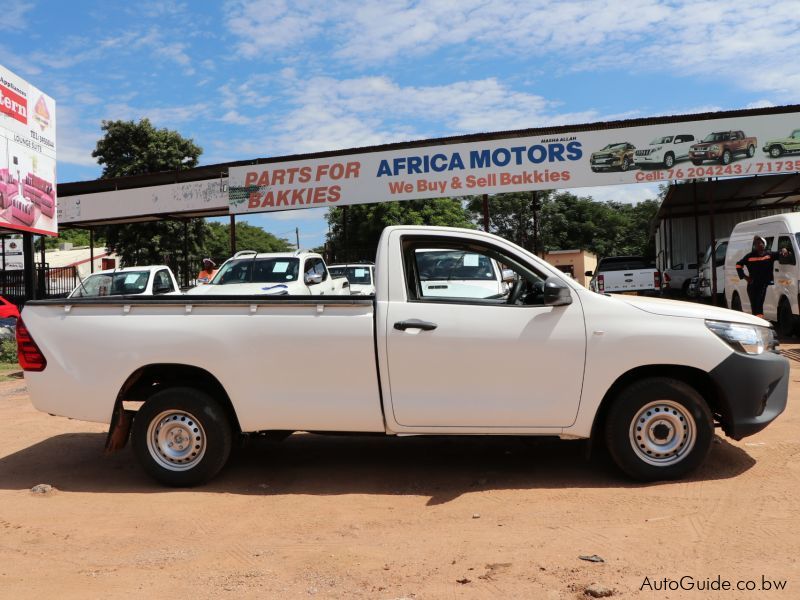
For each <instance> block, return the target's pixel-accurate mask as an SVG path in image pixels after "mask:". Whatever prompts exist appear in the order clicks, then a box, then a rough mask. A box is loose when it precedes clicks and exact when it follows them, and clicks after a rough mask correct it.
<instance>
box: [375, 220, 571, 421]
mask: <svg viewBox="0 0 800 600" xmlns="http://www.w3.org/2000/svg"><path fill="white" fill-rule="evenodd" d="M401 243H402V262H403V265H402V267H401V268H398V269H396V272H398V273H400V272H404V273H405V297H404V298H402V299H398V300H397V301H390V302H388V306H387V307H386V315H387V320H386V323H385V327H386V331H385V338H383V339H384V340H385V343H386V357H387V367H388V372H389V381H387V382H386V383H387V384H388V387H389V392H390V399H391V409H392V412H393V416H394V419H395V421H396V423H397V424H398V425H400V426H406V427H409V428H415V427H417V428H438V427H442V428H447V427H461V428H469V427H474V428H485V427H564V426H568V425H570V424H571V423H572V422H573V421H574V420H575V416H576V413H577V410H578V404H579V401H580V395H581V386H582V382H583V368H584V357H585V350H586V331H585V327H584V319H583V311H582V309H581V305H580V300H579V299H578V295H577V293H576V292H575V291H573V292H572V298H573V302H572V304H569V305H566V306H545V305H544V300H543V284H544V280H545V278H546V276H547V275H548V273H546V272H541V271H539V270H537V268H536V267H535V266H532V265H531V264H528V263H527V262H525V261H524V259H520V258H519V257H516V256H514V255H513V254H512V253H511V252H510V251H508V250H506V249H502V248H500V247H497V246H494V245H490V244H491V243H490V242H486V241H483V240H481V241H480V242H479V241H475V240H473V239H470V240H469V241H468V242H466V241H463V239H462V238H460V237H447V236H441V237H440V236H436V237H431V236H424V237H423V236H418V235H405V236H403V237H402V242H401ZM431 248H440V249H441V250H443V252H442V253H441V255H442V256H443V257H444V258H443V259H442V260H435V259H431V257H432V256H435V254H436V253H432V252H430V249H431ZM423 250H424V251H423ZM458 255H460V256H458ZM457 256H458V259H457V260H455V259H454V257H457ZM486 258H489V259H493V260H494V261H497V262H498V263H500V264H503V265H505V266H506V267H507V268H508V269H511V270H512V271H514V276H515V280H514V282H513V283H512V285H511V287H510V289H509V291H508V292H506V293H500V294H496V293H493V292H491V291H489V290H487V289H486V287H485V286H483V285H482V283H483V279H485V278H490V277H493V276H494V275H493V274H492V273H490V272H489V270H487V269H481V268H480V265H485V264H487V263H488V262H489V261H487V260H486ZM453 265H458V268H459V269H460V271H459V273H458V275H457V277H458V280H459V284H458V285H457V286H456V285H453V286H449V288H448V295H447V296H443V295H441V294H440V293H439V292H440V290H433V291H429V290H428V289H427V287H426V286H424V285H423V284H424V282H425V281H426V280H430V281H442V280H445V281H446V280H447V279H448V278H450V279H452V278H454V277H455V275H453V273H452V272H451V270H452V268H453ZM470 265H472V266H473V267H474V268H472V270H470V269H468V268H467V267H469V266H470ZM393 272H394V270H393ZM479 292H480V293H479Z"/></svg>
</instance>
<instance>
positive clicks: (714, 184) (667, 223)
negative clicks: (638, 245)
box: [653, 173, 800, 303]
mask: <svg viewBox="0 0 800 600" xmlns="http://www.w3.org/2000/svg"><path fill="white" fill-rule="evenodd" d="M798 205H800V173H782V174H775V175H754V176H749V177H741V178H735V179H722V180H716V179H704V180H692V181H687V182H683V183H675V184H672V185H671V186H670V187H669V190H668V191H667V194H666V196H665V198H664V200H663V201H662V203H661V206H660V207H659V209H658V213H657V215H656V219H655V220H654V223H653V234H654V235H655V240H656V253H657V260H658V261H659V263H660V266H661V268H662V270H663V269H666V268H667V267H671V266H673V265H675V264H678V263H694V262H695V261H697V262H699V261H700V259H699V256H700V252H701V250H705V249H706V248H707V247H712V248H716V242H717V240H718V239H720V238H723V237H727V236H728V235H729V233H730V232H731V230H732V229H733V227H734V226H735V225H736V223H739V222H741V221H747V220H750V219H756V218H758V217H764V216H769V215H772V214H776V213H781V212H792V211H794V210H797V207H798ZM715 254H716V253H715V252H712V253H711V281H710V286H711V299H712V302H713V303H716V301H717V292H718V289H719V287H718V285H717V283H718V282H717V276H716V273H717V270H716V267H717V263H716V256H715Z"/></svg>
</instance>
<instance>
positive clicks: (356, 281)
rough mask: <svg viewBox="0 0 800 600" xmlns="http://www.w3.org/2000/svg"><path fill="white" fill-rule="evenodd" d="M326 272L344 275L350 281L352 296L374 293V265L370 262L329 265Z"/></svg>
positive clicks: (371, 294) (339, 275)
mask: <svg viewBox="0 0 800 600" xmlns="http://www.w3.org/2000/svg"><path fill="white" fill-rule="evenodd" d="M328 272H329V273H330V274H331V276H332V277H345V278H346V279H347V281H348V282H350V294H351V295H352V296H374V295H375V265H374V264H372V263H353V264H347V265H330V266H329V267H328Z"/></svg>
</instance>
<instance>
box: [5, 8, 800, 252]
mask: <svg viewBox="0 0 800 600" xmlns="http://www.w3.org/2000/svg"><path fill="white" fill-rule="evenodd" d="M10 4H11V6H10V7H9V6H4V8H3V11H2V12H3V15H2V18H0V64H3V65H4V66H6V67H7V68H9V69H11V70H13V71H15V72H17V73H18V74H19V75H21V76H22V77H24V78H26V79H28V80H29V81H30V82H31V83H33V84H34V85H36V86H37V87H39V88H41V89H42V90H43V91H45V92H46V93H48V94H49V95H51V96H53V97H54V98H55V99H56V101H57V103H58V180H59V181H60V182H65V181H77V180H86V179H94V178H96V177H98V176H99V175H100V168H99V167H98V166H97V165H96V163H95V162H94V160H93V159H92V157H91V151H92V149H93V148H94V144H95V143H96V141H97V139H98V138H99V137H100V135H101V132H100V122H101V120H103V119H139V118H141V117H148V118H150V119H151V121H153V122H154V123H155V124H156V125H157V126H159V127H168V128H170V129H175V130H177V131H179V132H180V133H181V134H182V135H184V136H187V137H191V138H194V140H195V142H197V143H198V144H199V145H200V146H202V147H203V150H204V152H203V155H202V157H201V163H202V164H211V163H217V162H224V161H230V160H238V159H247V158H255V157H267V156H278V155H284V154H291V153H297V152H311V151H321V150H330V149H338V148H348V147H354V146H363V145H370V144H377V143H383V142H394V141H405V140H411V139H419V138H427V137H436V136H444V135H454V134H463V133H475V132H485V131H496V130H505V129H519V128H525V127H537V126H543V125H554V124H559V125H560V124H573V123H574V124H577V123H584V122H587V121H596V120H606V119H612V118H630V117H639V116H652V115H664V114H675V113H691V112H699V111H705V110H723V109H733V108H743V107H752V106H769V105H772V104H791V103H798V102H800V68H798V67H797V61H796V57H797V56H798V51H799V50H800V35H798V31H800V1H798V0H788V1H787V0H783V1H779V0H773V1H771V2H762V1H760V0H752V1H745V2H729V1H724V2H723V1H719V2H704V1H702V0H694V1H692V2H683V1H666V2H657V1H655V0H637V1H636V2H633V3H621V2H611V1H603V0H597V1H576V2H554V1H552V0H550V1H539V0H529V1H518V2H511V1H504V0H495V1H492V0H427V1H425V0H418V1H409V0H364V1H355V0H328V1H325V2H322V1H309V0H294V1H284V0H231V1H228V2H206V1H192V2H178V1H171V0H162V1H153V2H151V1H148V0H141V1H137V2H129V1H115V0H102V1H101V0H96V1H90V0H70V1H69V2H64V1H61V0H50V1H45V0H39V1H35V0H33V1H27V0H16V1H15V2H13V3H10ZM578 193H582V194H590V195H592V196H593V197H595V198H596V199H598V200H609V199H615V200H622V201H630V202H634V201H638V200H641V199H644V198H647V197H652V196H653V195H654V193H655V191H654V189H653V188H652V187H651V186H647V185H639V186H624V187H613V186H608V187H602V188H585V189H583V190H578ZM321 210H324V209H311V210H304V211H290V212H286V213H280V214H277V215H270V216H252V217H248V220H249V221H250V222H252V223H253V224H257V225H262V226H264V227H265V228H266V229H267V230H269V231H271V232H273V233H276V234H279V235H282V236H286V237H290V238H292V237H293V230H294V228H295V227H296V226H299V227H300V230H301V235H302V240H301V244H302V245H303V246H314V245H317V244H319V243H320V242H321V241H322V240H323V238H324V234H325V231H326V229H327V227H326V224H325V221H324V213H322V212H321Z"/></svg>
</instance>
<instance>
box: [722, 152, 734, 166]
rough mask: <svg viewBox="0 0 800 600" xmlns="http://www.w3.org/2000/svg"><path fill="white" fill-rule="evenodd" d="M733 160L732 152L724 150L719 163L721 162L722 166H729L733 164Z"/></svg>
mask: <svg viewBox="0 0 800 600" xmlns="http://www.w3.org/2000/svg"><path fill="white" fill-rule="evenodd" d="M731 158H733V155H732V154H731V151H730V150H723V151H722V156H720V157H719V162H720V164H723V165H729V164H731Z"/></svg>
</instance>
